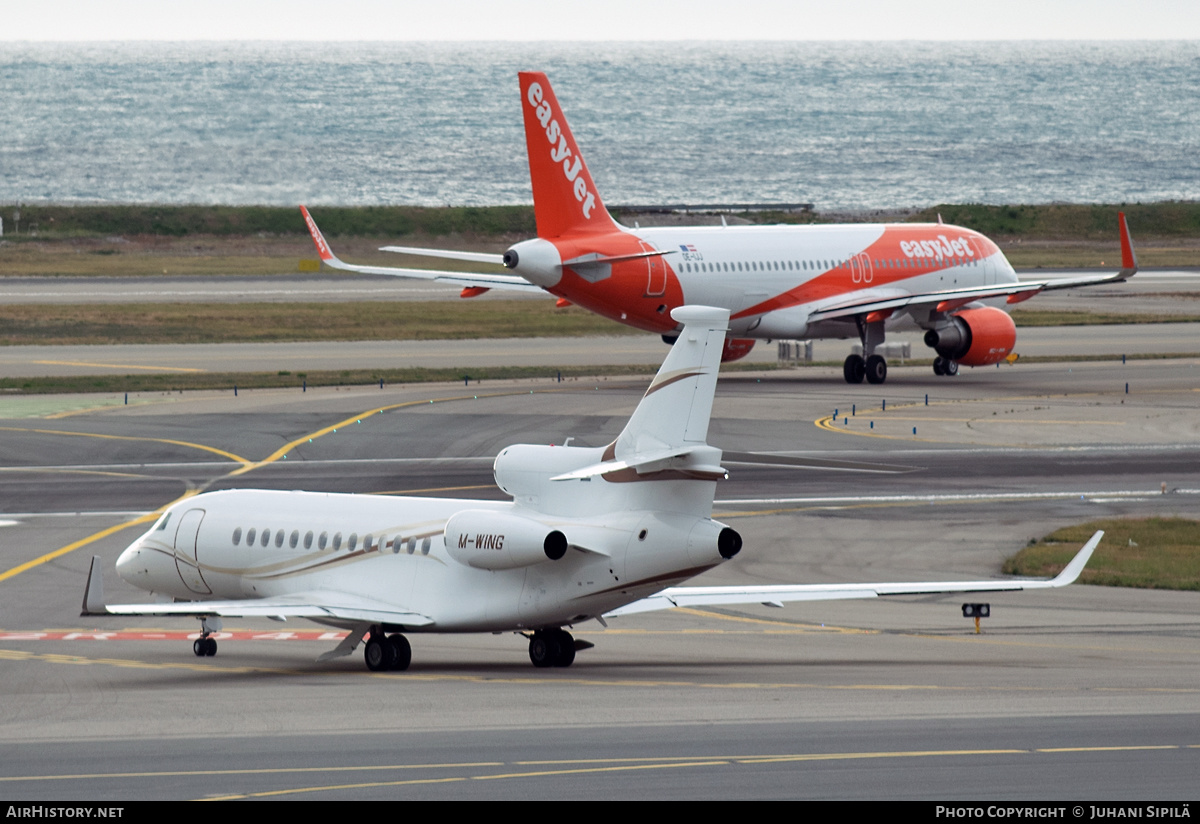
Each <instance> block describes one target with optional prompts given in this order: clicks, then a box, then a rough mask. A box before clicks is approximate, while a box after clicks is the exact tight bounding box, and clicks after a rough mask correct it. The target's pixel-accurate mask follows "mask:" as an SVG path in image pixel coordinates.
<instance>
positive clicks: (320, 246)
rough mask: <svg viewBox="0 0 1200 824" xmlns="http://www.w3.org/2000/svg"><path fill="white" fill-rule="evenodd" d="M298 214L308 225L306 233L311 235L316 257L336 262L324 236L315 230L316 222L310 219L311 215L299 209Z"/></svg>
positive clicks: (335, 256) (302, 208) (305, 210)
mask: <svg viewBox="0 0 1200 824" xmlns="http://www.w3.org/2000/svg"><path fill="white" fill-rule="evenodd" d="M300 214H302V215H304V222H305V223H306V224H308V233H309V234H310V235H312V240H313V245H315V246H316V247H317V257H319V258H321V260H323V261H325V262H327V263H328V262H332V261H337V262H339V263H340V262H341V261H338V259H337V255H335V254H334V253H333V252H332V251H331V250H330V249H329V244H328V243H326V242H325V236H324V235H322V234H321V230H320V229H318V228H317V222H316V221H315V220H313V219H312V215H310V214H309V213H308V209H306V208H304V207H303V206H301V207H300Z"/></svg>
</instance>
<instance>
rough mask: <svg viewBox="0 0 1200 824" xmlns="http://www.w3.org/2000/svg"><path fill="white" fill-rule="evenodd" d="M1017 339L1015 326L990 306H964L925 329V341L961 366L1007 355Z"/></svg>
mask: <svg viewBox="0 0 1200 824" xmlns="http://www.w3.org/2000/svg"><path fill="white" fill-rule="evenodd" d="M1016 343H1017V327H1016V325H1015V324H1014V323H1013V321H1012V318H1010V317H1009V316H1008V314H1007V313H1005V312H1002V311H1000V310H999V309H996V308H994V307H991V306H985V307H983V308H981V309H964V310H963V311H961V312H959V313H958V314H956V315H954V316H953V317H951V318H950V320H949V322H948V323H947V324H946V325H945V326H942V327H939V328H937V329H930V330H929V331H928V332H926V333H925V345H926V346H929V347H932V348H933V349H935V350H936V351H937V353H938V354H939V355H941V356H942V357H944V358H949V359H950V360H952V361H957V362H958V363H961V364H963V365H964V366H988V365H990V364H993V363H999V362H1000V361H1002V360H1004V359H1005V358H1006V357H1008V355H1009V353H1010V352H1012V350H1013V346H1015V345H1016Z"/></svg>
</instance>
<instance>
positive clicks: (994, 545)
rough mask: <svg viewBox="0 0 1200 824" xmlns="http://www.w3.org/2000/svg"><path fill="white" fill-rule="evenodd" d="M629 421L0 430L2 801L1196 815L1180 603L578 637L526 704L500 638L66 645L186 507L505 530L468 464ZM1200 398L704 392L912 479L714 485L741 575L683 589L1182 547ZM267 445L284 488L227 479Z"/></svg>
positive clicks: (1011, 598) (279, 404)
mask: <svg viewBox="0 0 1200 824" xmlns="http://www.w3.org/2000/svg"><path fill="white" fill-rule="evenodd" d="M1126 383H1129V384H1130V390H1129V392H1128V394H1127V393H1126V391H1125V384H1126ZM644 386H645V380H644V379H630V380H617V379H610V380H608V381H598V382H596V381H592V382H585V381H573V382H569V383H563V384H557V383H550V382H549V381H541V382H496V384H495V385H486V384H485V385H484V386H481V387H475V386H472V387H470V388H464V387H462V386H452V385H442V386H437V385H423V386H408V387H387V388H385V389H383V390H380V389H378V388H353V389H340V390H338V389H332V388H330V389H318V390H309V391H308V392H307V393H302V392H300V391H299V390H286V391H285V390H272V391H265V390H263V391H252V392H245V391H243V392H242V393H240V394H239V396H238V397H237V398H234V397H233V396H232V395H231V394H230V393H196V394H187V395H178V394H176V395H158V396H150V395H147V396H139V397H138V398H135V399H133V400H134V401H136V403H131V404H130V405H129V406H124V405H121V406H119V407H103V406H102V405H100V404H99V403H98V404H96V405H95V407H94V408H92V409H91V411H80V410H81V409H86V408H87V405H86V403H84V404H82V405H80V404H74V403H73V402H72V401H71V400H70V399H62V400H61V401H60V403H61V404H62V408H61V409H58V410H55V409H52V408H43V409H42V410H41V411H39V412H37V416H36V417H16V416H10V417H8V418H7V419H3V420H0V502H2V504H0V524H3V525H2V526H0V630H3V631H2V632H0V694H3V695H4V697H5V698H4V701H3V702H0V779H2V781H3V788H4V789H3V794H4V795H5V797H8V798H14V799H15V798H19V799H28V800H35V799H54V800H59V801H61V800H67V799H81V800H93V801H98V800H104V799H113V800H120V799H131V798H211V797H231V796H232V797H245V796H250V797H280V798H293V799H303V798H322V799H337V800H341V799H359V798H514V799H516V798H520V799H524V800H528V799H531V798H547V799H550V798H563V797H564V795H566V796H569V797H571V798H581V799H582V798H755V799H760V798H774V797H794V798H926V799H972V798H987V799H1005V798H1008V799H1031V798H1032V799H1045V800H1050V799H1125V800H1129V799H1133V800H1146V801H1154V800H1166V799H1177V798H1182V797H1186V796H1188V795H1189V794H1192V793H1194V788H1195V776H1196V775H1197V774H1198V772H1200V769H1198V768H1200V686H1198V684H1200V593H1195V592H1164V591H1148V590H1131V589H1113V588H1106V587H1093V586H1081V585H1076V586H1073V587H1070V588H1067V589H1065V590H1055V591H1047V592H1034V593H1013V594H1001V595H993V596H990V597H989V598H988V599H987V600H988V601H989V602H990V603H991V604H992V608H993V615H992V617H991V618H990V619H987V620H986V621H985V622H984V626H983V630H984V631H983V634H982V635H975V634H974V632H973V628H972V626H971V624H970V622H969V621H965V620H964V619H963V618H962V617H961V615H960V610H959V606H960V603H961V601H962V600H963V598H962V597H961V596H960V597H956V596H937V597H907V598H899V599H880V600H878V601H875V602H829V603H820V604H807V605H795V606H792V607H788V608H786V609H772V608H769V607H765V606H761V607H748V608H742V609H735V610H676V611H672V612H669V613H660V614H649V615H644V616H633V617H630V618H625V619H621V620H619V621H618V620H614V621H610V622H609V626H608V627H603V626H601V625H599V624H597V623H595V622H592V623H589V624H588V625H586V626H580V627H577V628H575V633H576V635H577V637H579V638H583V639H586V640H588V641H591V642H593V643H595V644H596V647H595V648H594V649H591V650H587V651H584V652H581V653H580V654H579V657H578V658H577V661H576V663H575V665H574V666H572V667H571V668H570V669H567V670H550V671H543V670H535V669H533V668H532V667H531V666H530V665H529V663H528V660H527V657H526V651H525V641H524V640H523V639H522V638H520V637H518V636H513V635H500V636H491V635H483V636H474V635H467V636H450V637H447V636H433V635H431V636H423V635H414V636H412V643H413V665H412V668H411V669H410V670H409V671H408V672H405V673H388V674H375V673H370V672H368V671H367V670H366V669H365V667H364V666H363V664H362V660H361V656H359V655H355V656H353V657H351V658H346V659H340V660H337V661H332V662H326V663H322V664H317V663H315V662H314V659H315V657H316V656H317V655H318V654H319V653H320V652H323V651H325V650H326V649H328V648H330V647H331V646H332V645H333V643H334V642H332V641H329V640H319V638H318V636H319V632H320V628H317V627H314V626H313V625H309V624H303V623H297V622H288V623H286V624H277V623H272V622H267V621H230V622H227V626H226V629H227V630H230V631H232V632H235V633H237V634H238V635H237V638H236V639H231V640H228V641H222V642H221V650H220V653H219V654H218V655H217V656H216V657H215V658H211V659H197V658H195V657H194V656H193V655H192V653H191V649H190V642H188V641H186V640H184V638H183V636H184V635H185V634H186V633H187V632H189V631H194V627H195V622H194V621H191V620H185V619H179V620H169V619H155V618H147V619H136V618H134V619H131V618H80V617H78V613H79V603H80V600H81V597H82V591H83V584H84V579H85V577H86V570H87V567H88V564H89V561H90V558H91V556H92V554H97V555H99V556H100V557H101V558H102V559H104V562H105V565H106V569H107V573H108V574H107V576H106V585H107V588H108V595H109V598H110V599H111V600H113V601H120V600H140V599H141V598H142V597H143V593H140V592H138V591H136V590H133V589H132V588H130V587H128V586H127V585H125V584H123V582H121V581H120V580H119V579H117V578H116V576H115V574H114V573H113V571H112V562H113V560H114V559H115V558H116V556H117V554H118V553H119V552H120V551H121V549H122V548H123V547H124V546H125V545H127V544H128V543H129V542H131V541H132V540H133V538H134V537H136V535H137V533H138V531H139V530H140V529H143V528H145V526H144V522H143V524H141V525H139V524H133V523H132V522H133V521H135V520H137V519H138V518H139V517H143V516H144V515H145V514H146V513H148V512H150V511H152V510H153V509H155V508H157V507H159V506H161V505H163V504H165V503H167V502H169V501H171V500H174V499H175V498H177V497H179V496H180V495H181V494H184V493H185V492H187V491H190V490H197V489H215V488H223V487H229V486H264V487H272V488H283V489H298V488H303V489H323V490H330V491H353V492H370V493H384V494H387V493H392V494H403V493H411V494H432V495H454V496H464V497H472V496H486V497H498V496H499V492H498V491H497V490H495V488H494V486H493V484H492V480H491V471H490V464H491V459H492V457H493V456H494V455H495V453H496V452H497V451H499V449H500V448H502V447H503V446H505V445H507V444H509V443H514V442H535V443H539V442H540V443H545V442H558V443H561V442H563V440H565V438H567V437H573V438H575V441H574V442H575V443H581V444H593V445H599V444H603V443H605V442H607V441H608V440H609V439H611V438H612V437H613V436H614V435H615V434H616V432H617V431H619V429H620V427H621V426H622V425H623V424H624V421H625V419H626V416H627V415H628V414H629V412H630V411H631V410H632V409H633V407H634V406H635V405H636V403H637V400H638V398H639V397H640V395H641V393H642V392H643V391H644ZM927 394H928V398H929V399H928V405H926V400H925V396H926V395H927ZM1198 399H1200V366H1197V362H1196V361H1195V360H1162V361H1138V362H1134V361H1130V362H1129V363H1128V364H1125V365H1122V364H1120V363H1117V362H1107V363H1085V364H1079V363H1076V364H1020V363H1018V365H1016V366H1013V367H1005V368H1003V369H987V370H974V371H967V372H965V373H964V374H963V375H962V376H960V377H959V378H957V379H953V380H947V379H942V378H936V377H934V376H933V375H932V374H931V373H929V372H928V371H927V369H925V368H916V367H899V366H894V367H893V371H892V373H891V375H890V376H889V383H888V384H886V385H884V387H867V386H860V387H850V386H847V385H846V384H845V383H843V382H842V380H841V376H840V374H839V373H838V370H832V369H819V368H814V369H805V370H799V371H797V372H795V373H769V374H766V373H764V374H762V375H749V376H747V375H736V376H729V377H726V378H724V379H722V381H721V385H720V388H719V390H718V398H717V401H716V404H715V407H714V419H713V425H712V429H711V436H710V441H711V442H712V443H713V444H715V445H717V446H720V447H722V448H724V449H726V450H737V451H769V452H779V453H786V454H799V455H806V456H812V457H837V458H845V459H850V460H875V461H880V462H885V463H887V464H896V465H903V466H905V467H910V468H911V471H906V472H903V473H899V474H864V473H845V472H815V471H798V470H790V469H780V468H777V467H775V468H773V467H764V466H755V465H745V464H742V465H731V466H730V469H731V472H732V478H731V480H730V481H728V482H726V483H724V484H722V485H721V486H720V488H719V490H718V503H717V506H716V510H715V517H717V518H720V519H723V520H725V521H727V522H728V523H729V524H730V525H732V526H734V527H735V528H736V529H738V530H739V531H740V532H741V533H742V535H743V536H744V538H745V542H746V546H745V549H744V550H743V552H742V553H741V555H739V556H738V558H737V559H735V560H734V561H733V562H731V563H728V564H725V565H723V566H722V567H720V568H718V569H716V570H713V571H712V572H710V573H707V574H706V575H705V576H703V578H701V579H697V581H698V582H700V583H712V584H722V583H738V582H762V583H776V582H797V581H801V582H803V581H812V582H820V581H852V580H856V581H868V580H881V581H886V580H943V579H944V580H949V579H954V578H963V579H967V578H981V577H990V576H998V575H999V574H1000V571H999V569H1000V564H1001V562H1002V560H1003V558H1004V557H1006V556H1007V555H1009V554H1011V553H1012V552H1014V551H1016V549H1018V548H1019V547H1020V546H1022V545H1023V544H1024V543H1025V542H1026V541H1028V540H1029V539H1030V538H1034V537H1039V536H1041V535H1044V534H1046V533H1047V532H1049V531H1051V530H1052V529H1054V528H1057V527H1059V526H1062V525H1066V524H1071V523H1080V522H1084V521H1089V520H1094V519H1098V518H1107V517H1122V516H1148V515H1161V516H1175V515H1179V516H1184V517H1193V518H1194V517H1196V513H1197V510H1198V509H1200V413H1197V407H1198V403H1197V401H1198ZM84 400H85V401H86V399H84ZM431 401H432V403H431ZM884 401H886V406H887V408H886V409H884V408H883V406H884V403H883V402H884ZM383 407H390V408H389V409H388V410H387V411H385V412H384V413H382V414H374V415H369V416H367V415H366V414H365V413H369V412H371V411H373V410H376V409H380V408H383ZM834 410H837V412H838V414H837V416H836V417H835V416H834V414H833V413H834ZM847 413H850V414H847ZM360 421H361V422H360ZM335 423H341V424H342V425H341V426H339V428H338V431H337V432H336V433H334V432H329V433H327V434H324V435H320V436H318V437H315V438H314V439H313V441H312V442H311V443H309V442H307V439H306V436H311V435H312V434H313V433H316V432H318V431H320V430H322V429H324V428H326V427H328V426H330V425H332V424H335ZM872 424H874V425H873V426H872ZM914 427H915V428H916V430H917V432H916V434H915V435H914V434H913V432H912V429H913V428H914ZM291 442H298V443H297V445H296V446H295V447H293V448H292V449H289V450H287V451H286V458H285V457H282V456H281V457H280V458H279V459H277V460H274V461H270V462H268V463H265V464H258V465H257V466H256V467H255V468H254V469H252V470H251V471H248V472H245V473H243V474H240V475H237V476H231V472H233V471H235V470H239V469H242V468H243V467H244V466H245V465H247V464H252V463H256V462H261V461H263V460H264V459H266V458H267V457H268V456H270V455H272V454H273V453H275V452H276V451H277V450H279V448H280V447H281V446H283V445H285V444H288V443H291ZM314 630H315V632H314ZM123 631H127V633H128V634H123ZM154 635H162V636H163V637H160V638H156V637H152V636H154Z"/></svg>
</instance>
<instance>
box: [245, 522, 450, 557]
mask: <svg viewBox="0 0 1200 824" xmlns="http://www.w3.org/2000/svg"><path fill="white" fill-rule="evenodd" d="M243 537H244V538H245V545H246V546H248V547H250V546H254V545H255V544H258V546H263V547H266V546H271V545H272V544H274V546H275V547H276V548H277V549H282V548H283V547H284V545H285V544H286V545H287V547H288V548H289V549H300V548H301V547H303V548H304V549H308V550H311V549H312V548H313V547H314V546H316V548H317V549H318V550H322V551H323V550H332V551H333V552H337V551H339V550H341V549H342V548H343V547H345V549H346V551H347V552H353V551H354V550H356V549H358V548H359V541H358V533H357V532H351V533H350V535H349V536H348V537H347V538H346V539H345V541H344V542H343V540H342V533H340V532H335V533H333V536H332V537H331V536H330V534H329V533H328V532H322V533H321V534H320V535H316V534H315V533H314V532H313V531H312V530H311V529H310V530H309V531H307V532H305V533H304V535H303V537H301V535H300V530H298V529H293V530H292V532H291V534H290V535H289V534H288V532H287V530H286V529H276V530H270V529H263V530H259V529H258V528H257V527H250V528H249V529H247V530H245V531H243V530H242V528H241V527H240V526H239V527H237V528H236V529H234V530H233V545H234V546H242V539H243ZM430 543H431V542H430V538H429V536H428V535H426V536H425V537H424V539H423V540H422V541H421V543H420V552H421V554H422V555H428V554H429V547H430ZM388 550H391V551H392V554H393V555H399V554H400V553H401V552H405V553H407V554H409V555H414V554H416V552H417V551H418V550H417V537H416V536H415V535H409V536H407V537H406V536H403V535H396V536H395V537H393V538H392V539H391V540H389V539H388V537H387V536H386V535H380V536H379V538H378V540H377V539H376V538H375V536H374V535H371V534H369V533H368V534H367V535H364V536H363V539H362V551H363V552H386V551H388Z"/></svg>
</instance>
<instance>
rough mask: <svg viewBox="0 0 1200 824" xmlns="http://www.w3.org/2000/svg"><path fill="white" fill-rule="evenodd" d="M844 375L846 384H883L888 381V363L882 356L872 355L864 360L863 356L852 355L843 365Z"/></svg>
mask: <svg viewBox="0 0 1200 824" xmlns="http://www.w3.org/2000/svg"><path fill="white" fill-rule="evenodd" d="M842 375H843V376H844V377H845V378H846V383H862V382H863V378H866V379H867V383H883V382H884V381H885V380H887V361H885V360H884V359H883V358H882V357H881V356H880V355H871V356H870V357H869V358H867V359H866V360H863V357H862V355H851V356H850V357H848V358H846V362H845V363H844V364H842Z"/></svg>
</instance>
